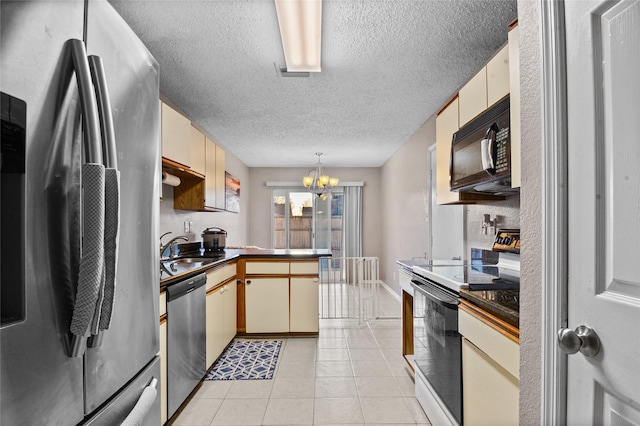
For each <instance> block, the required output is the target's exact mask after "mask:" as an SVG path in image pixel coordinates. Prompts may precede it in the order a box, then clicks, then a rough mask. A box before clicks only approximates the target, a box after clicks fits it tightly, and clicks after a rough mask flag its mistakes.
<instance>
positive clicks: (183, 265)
mask: <svg viewBox="0 0 640 426" xmlns="http://www.w3.org/2000/svg"><path fill="white" fill-rule="evenodd" d="M215 261H216V259H214V258H207V257H179V258H173V259H161V260H160V266H161V268H162V270H164V271H165V272H166V273H167V274H168V275H176V274H179V273H182V272H186V271H189V270H192V269H196V268H200V267H202V266H206V265H209V264H211V263H213V262H215Z"/></svg>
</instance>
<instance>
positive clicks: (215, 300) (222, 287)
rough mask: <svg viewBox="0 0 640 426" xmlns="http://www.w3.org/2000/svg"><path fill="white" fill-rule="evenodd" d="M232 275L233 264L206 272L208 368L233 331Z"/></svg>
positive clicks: (235, 304) (234, 285)
mask: <svg viewBox="0 0 640 426" xmlns="http://www.w3.org/2000/svg"><path fill="white" fill-rule="evenodd" d="M235 275H236V266H235V264H233V265H227V266H225V267H223V268H221V269H216V270H214V271H211V272H208V273H207V299H206V317H207V318H206V322H207V338H206V366H207V369H208V368H209V367H211V365H212V364H213V363H214V362H215V360H216V359H217V358H218V357H219V356H220V354H221V353H222V351H223V350H224V348H226V347H227V345H228V344H229V342H230V341H231V340H233V338H234V337H235V335H236V307H237V294H238V293H237V284H236V278H235Z"/></svg>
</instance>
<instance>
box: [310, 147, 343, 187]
mask: <svg viewBox="0 0 640 426" xmlns="http://www.w3.org/2000/svg"><path fill="white" fill-rule="evenodd" d="M316 155H317V156H318V163H317V164H316V169H315V170H309V175H308V176H305V177H304V178H303V179H302V184H303V185H304V186H305V188H307V189H308V190H309V191H310V192H313V193H314V194H316V195H321V194H326V193H327V192H331V188H333V187H334V186H336V185H338V178H332V177H329V176H328V175H325V174H324V173H323V172H322V164H321V163H320V156H321V155H322V153H321V152H316Z"/></svg>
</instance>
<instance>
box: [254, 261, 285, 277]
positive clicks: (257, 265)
mask: <svg viewBox="0 0 640 426" xmlns="http://www.w3.org/2000/svg"><path fill="white" fill-rule="evenodd" d="M245 273H246V274H247V275H250V274H254V275H258V274H264V275H289V262H247V263H246V266H245Z"/></svg>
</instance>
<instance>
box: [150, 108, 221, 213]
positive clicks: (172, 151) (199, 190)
mask: <svg viewBox="0 0 640 426" xmlns="http://www.w3.org/2000/svg"><path fill="white" fill-rule="evenodd" d="M162 165H163V169H166V170H167V171H168V172H169V173H170V174H174V175H177V176H178V177H179V178H180V184H179V185H178V186H176V187H174V188H173V208H174V209H178V210H196V211H220V210H224V208H225V152H224V150H223V149H222V148H221V147H220V146H218V145H217V144H216V143H215V142H214V141H213V140H212V139H210V138H209V137H207V135H205V134H204V132H202V131H201V130H200V129H199V128H198V127H196V125H194V123H192V122H191V121H190V120H189V118H187V117H185V116H184V115H182V114H181V113H179V112H178V111H176V110H175V109H174V108H172V107H171V106H169V105H168V104H166V103H165V102H162Z"/></svg>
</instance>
